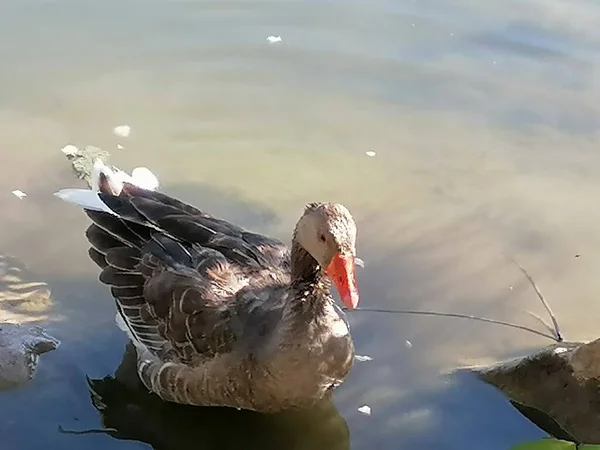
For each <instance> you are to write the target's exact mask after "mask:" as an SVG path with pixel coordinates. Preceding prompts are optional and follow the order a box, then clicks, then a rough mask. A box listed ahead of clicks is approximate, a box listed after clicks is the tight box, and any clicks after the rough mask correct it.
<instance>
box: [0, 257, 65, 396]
mask: <svg viewBox="0 0 600 450" xmlns="http://www.w3.org/2000/svg"><path fill="white" fill-rule="evenodd" d="M51 307H52V298H51V292H50V288H49V286H48V285H47V284H46V283H45V282H43V281H37V280H36V278H35V276H34V275H33V274H32V273H30V272H29V270H28V269H27V266H26V265H25V263H24V262H23V261H21V260H20V259H18V258H16V257H13V256H9V255H3V254H0V390H5V389H10V388H12V387H16V386H18V385H20V384H23V383H25V382H27V381H29V380H31V379H32V378H33V376H34V375H35V371H36V368H37V364H38V359H39V356H40V355H42V354H43V353H46V352H49V351H51V350H54V349H55V348H56V347H58V345H59V341H58V340H57V339H55V338H54V337H52V336H50V335H48V334H47V333H46V332H45V331H44V330H43V329H42V328H40V327H39V326H37V325H33V324H32V323H30V324H28V323H27V322H36V323H39V321H41V320H44V319H46V318H47V317H46V314H47V312H48V310H49V309H50V308H51Z"/></svg>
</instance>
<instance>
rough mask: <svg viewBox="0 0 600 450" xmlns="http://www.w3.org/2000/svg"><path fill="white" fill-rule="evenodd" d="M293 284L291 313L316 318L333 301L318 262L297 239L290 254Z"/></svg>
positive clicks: (294, 240)
mask: <svg viewBox="0 0 600 450" xmlns="http://www.w3.org/2000/svg"><path fill="white" fill-rule="evenodd" d="M290 259H291V273H292V283H291V292H290V294H291V295H290V304H289V305H288V307H289V312H290V313H291V314H292V315H298V316H300V317H304V318H305V319H306V318H311V319H312V318H316V317H317V316H319V314H320V313H321V312H322V311H323V306H324V304H325V302H327V301H329V300H330V299H331V294H330V291H329V281H328V280H327V279H325V276H324V274H323V270H322V269H321V266H319V264H318V263H317V261H316V260H315V259H314V258H313V257H312V256H311V255H310V254H309V253H308V252H307V251H306V250H305V249H304V247H302V246H301V245H300V244H299V243H298V242H297V240H296V239H293V241H292V250H291V254H290Z"/></svg>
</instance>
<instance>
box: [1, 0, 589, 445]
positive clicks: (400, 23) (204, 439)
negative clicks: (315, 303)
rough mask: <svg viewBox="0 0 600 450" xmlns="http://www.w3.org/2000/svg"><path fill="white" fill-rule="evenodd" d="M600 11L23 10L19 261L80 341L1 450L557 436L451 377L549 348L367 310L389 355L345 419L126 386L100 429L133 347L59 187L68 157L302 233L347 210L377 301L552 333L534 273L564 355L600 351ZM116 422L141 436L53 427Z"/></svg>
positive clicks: (78, 5)
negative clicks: (95, 156) (160, 398)
mask: <svg viewBox="0 0 600 450" xmlns="http://www.w3.org/2000/svg"><path fill="white" fill-rule="evenodd" d="M598 14H600V6H598V5H596V4H595V3H594V2H588V1H584V0H576V1H574V2H568V3H566V2H562V1H558V0H549V1H548V0H546V1H543V2H542V1H537V0H535V1H529V2H521V1H503V2H500V1H495V2H488V3H487V4H485V3H483V2H471V1H468V0H457V1H452V2H449V1H445V2H443V1H436V0H429V1H428V0H413V1H407V2H397V1H370V2H355V1H354V2H353V1H344V2H342V1H334V0H331V1H320V2H316V1H304V2H301V1H291V0H281V1H278V2H275V1H255V0H245V1H243V2H242V1H227V0H219V1H202V0H170V1H169V0H163V1H159V0H144V1H139V0H124V1H121V2H116V1H113V0H107V1H105V2H90V1H86V0H78V1H75V0H37V1H33V0H20V1H18V2H17V1H13V0H5V1H4V2H3V3H2V4H1V5H0V36H1V39H0V60H1V61H2V70H1V71H0V82H1V85H0V86H1V87H0V148H1V149H2V150H1V151H0V167H2V175H3V176H2V177H1V178H0V205H1V206H2V208H1V209H0V252H2V253H4V254H10V255H14V256H16V257H17V258H19V259H21V260H23V261H26V262H27V264H28V265H29V267H30V269H31V271H32V272H33V274H34V275H33V276H34V278H35V279H36V280H38V281H45V282H47V283H48V284H49V286H50V288H51V290H52V301H53V303H52V305H51V306H49V307H47V308H46V309H45V310H44V311H38V310H36V311H35V314H34V313H31V314H30V316H27V315H25V317H23V314H20V315H19V317H18V319H19V320H28V319H32V320H40V321H42V323H44V324H45V325H46V326H47V328H48V329H49V330H50V331H51V332H52V333H53V334H54V335H55V336H57V337H58V338H60V339H61V340H62V345H61V347H60V348H59V349H58V350H56V351H55V352H53V353H50V354H48V355H44V357H43V358H42V361H41V365H40V367H39V370H38V373H37V376H36V378H35V380H34V381H33V382H32V383H30V384H28V385H27V386H24V387H22V388H19V389H15V390H11V391H7V392H3V393H1V394H0V430H1V432H2V437H3V443H4V446H5V447H6V448H11V449H19V450H21V449H25V450H29V449H40V448H66V449H70V448H72V449H80V448H86V449H95V448H98V449H100V448H102V449H106V448H110V449H117V448H119V449H120V448H123V449H133V448H144V447H147V444H142V443H139V442H138V441H137V440H142V441H145V442H150V443H152V444H153V445H154V446H155V448H156V449H184V448H185V449H188V448H190V449H191V448H202V449H213V448H214V449H216V448H218V447H219V448H221V447H223V448H236V449H242V448H244V449H246V448H261V449H270V448H273V449H283V448H290V449H292V448H294V449H305V448H306V449H309V448H310V449H338V448H339V449H348V448H352V449H370V448H380V449H397V448H447V449H471V448H473V449H481V448H485V449H490V450H493V449H499V450H500V449H508V448H509V446H510V445H512V444H514V443H517V442H521V441H523V440H527V439H533V438H536V437H538V436H541V435H542V433H541V432H540V431H539V430H537V429H536V428H535V427H534V426H533V425H531V424H530V423H529V422H527V420H526V419H524V418H522V417H521V416H520V415H518V414H517V413H516V412H515V411H514V410H513V409H512V408H511V407H510V405H509V404H508V403H507V402H506V400H505V399H504V398H503V397H502V396H501V395H500V394H498V393H497V392H496V391H494V390H493V389H491V388H490V387H488V386H485V385H483V384H481V383H479V382H477V381H475V380H474V379H472V378H470V377H468V376H466V375H460V376H458V375H447V374H448V373H449V372H450V371H452V370H453V369H454V368H457V367H460V366H463V365H468V364H474V363H487V362H493V361H497V360H499V359H503V358H505V357H508V356H511V355H515V354H520V353H526V352H528V351H530V350H531V349H533V348H537V347H539V346H541V345H544V344H545V343H546V342H545V341H544V340H543V339H541V338H538V337H534V336H531V335H528V334H526V333H523V332H520V331H517V330H511V329H506V328H503V327H497V326H493V325H487V324H481V323H474V322H465V321H462V320H458V319H446V318H431V317H415V316H399V315H394V316H390V315H380V314H373V313H366V312H363V313H354V315H352V316H351V318H350V319H351V322H352V325H353V334H354V336H355V341H356V346H357V351H358V353H359V354H366V355H370V356H371V357H372V358H373V361H370V362H357V363H356V365H355V367H354V369H353V371H352V373H351V374H350V376H349V377H348V379H347V381H346V383H345V384H344V385H343V386H342V387H341V388H340V389H339V390H338V392H337V393H336V395H335V406H334V405H323V406H322V408H320V409H319V410H317V411H314V412H312V413H311V414H306V415H302V416H293V415H292V416H283V417H277V418H268V419H267V418H260V417H256V416H255V415H246V414H237V413H231V412H227V411H225V412H223V411H215V410H209V411H206V410H198V409H190V408H176V407H172V405H167V406H165V405H162V404H156V403H153V402H152V400H151V399H149V398H147V397H144V396H142V397H135V396H133V397H132V396H131V394H128V393H127V391H125V392H123V391H122V386H121V387H119V386H118V385H115V384H114V383H111V382H110V381H107V382H105V383H104V384H102V385H101V386H100V387H98V386H97V389H99V390H101V391H102V392H103V393H104V396H105V397H106V398H105V403H106V402H107V400H106V399H109V400H110V404H109V406H108V411H109V412H106V413H105V417H104V419H101V416H100V415H99V413H98V412H97V410H96V408H94V406H93V402H92V399H91V398H90V394H89V389H88V385H87V382H86V376H89V377H90V378H92V379H101V378H103V377H104V376H107V375H111V374H113V373H114V371H115V370H116V368H117V366H118V365H119V364H120V363H121V359H122V357H123V353H124V349H125V344H126V341H125V338H124V336H122V335H121V333H120V331H119V330H118V329H117V328H116V326H115V325H114V321H113V319H114V309H113V303H112V300H111V299H110V296H109V292H108V290H107V289H104V287H103V286H101V285H100V283H99V282H98V281H97V270H96V268H95V266H94V265H93V264H92V263H91V262H90V261H88V259H87V253H86V251H87V246H86V243H85V240H84V236H83V232H84V230H85V227H86V223H87V222H86V218H85V216H84V215H83V214H82V213H81V212H79V211H77V210H76V208H73V207H71V206H69V205H66V204H63V203H61V202H60V201H59V200H57V199H55V198H54V197H52V193H53V192H54V191H56V190H57V189H59V188H62V187H67V186H75V185H76V184H77V183H76V182H75V180H74V178H73V176H72V174H71V173H70V170H69V168H68V164H67V163H66V161H65V160H64V157H63V155H62V154H61V153H60V149H61V148H62V147H63V146H64V145H66V144H67V143H72V144H75V145H80V146H84V145H88V144H89V145H96V146H99V147H102V148H106V149H108V150H111V151H112V155H113V157H112V159H111V162H112V163H114V164H116V165H118V166H119V167H122V168H123V169H127V170H130V169H131V168H132V167H134V166H137V165H146V166H148V167H150V168H151V169H152V170H153V171H155V173H157V174H158V176H159V178H160V179H161V181H162V185H163V190H164V191H165V192H167V193H170V194H172V195H175V196H178V197H180V198H182V199H183V200H186V201H189V202H192V203H193V204H195V205H197V206H200V207H202V208H204V209H205V210H207V211H208V212H211V213H213V214H216V215H220V216H223V217H225V218H228V219H231V220H234V221H236V222H238V223H239V224H241V225H244V226H246V227H250V228H252V229H254V230H258V231H262V232H265V233H271V234H274V235H276V236H279V237H283V238H287V237H288V236H289V234H290V230H291V229H292V226H293V224H294V222H295V220H296V219H297V217H298V215H299V213H300V211H301V209H302V206H303V204H304V203H306V202H308V201H315V200H334V201H341V202H344V203H345V204H347V205H348V206H349V208H350V209H351V210H352V211H353V213H354V214H355V216H356V219H357V222H358V224H359V252H360V254H361V257H362V258H363V259H364V260H365V261H366V267H365V268H364V269H363V270H361V271H360V273H359V280H358V281H359V286H360V290H361V294H362V299H361V301H362V304H363V306H365V307H366V306H371V307H387V308H412V309H417V308H418V309H427V310H438V311H452V312H462V313H468V314H479V315H485V316H488V317H495V318H498V319H504V320H512V321H517V322H519V323H523V324H527V325H529V326H535V327H539V324H538V323H537V322H536V321H535V319H533V318H532V317H531V316H529V315H528V314H527V313H526V311H532V312H535V313H538V314H542V312H543V311H542V309H541V306H540V305H539V304H538V303H537V301H536V299H535V296H534V294H533V293H532V292H531V291H530V290H529V288H528V285H527V283H526V281H525V280H524V279H523V278H522V276H521V275H520V273H519V271H518V270H517V269H516V268H515V266H514V265H512V263H511V262H510V261H509V258H511V257H515V258H517V259H518V260H519V261H520V262H521V263H522V264H523V265H524V266H526V267H527V268H528V270H529V271H530V272H531V273H532V274H533V275H534V277H535V278H536V280H537V282H538V283H539V285H540V286H541V287H542V289H543V291H544V292H545V293H546V295H547V297H548V298H549V300H550V301H551V303H552V305H553V308H554V310H555V313H556V314H557V316H558V317H559V320H560V321H561V324H562V327H563V331H564V334H565V335H566V336H567V338H569V339H572V340H575V339H591V338H595V337H597V335H598V326H597V317H599V316H600V302H598V301H597V292H598V289H599V288H600V278H599V277H598V276H597V273H598V271H599V270H600V209H599V208H597V202H598V197H599V194H600V187H599V186H600V185H599V184H598V182H597V167H598V166H599V164H600V154H599V153H598V152H597V144H598V142H597V141H598V131H597V130H598V117H599V115H598V104H599V103H598V100H599V98H598V93H597V92H598V91H597V83H598V82H597V73H598V69H599V68H600V67H599V63H598V61H599V49H600V29H599V28H598V27H597V20H596V17H597V15H598ZM269 35H281V37H282V42H280V43H276V44H269V43H268V42H267V41H266V38H267V36H269ZM125 123H126V124H129V125H131V127H132V130H133V131H132V134H131V136H130V137H129V138H127V139H120V140H119V139H117V138H116V137H115V136H114V135H113V134H112V129H113V127H115V126H117V125H120V124H125ZM119 142H120V143H121V144H123V145H124V147H125V148H124V149H123V150H116V148H115V147H116V144H117V143H119ZM366 151H374V152H376V155H375V156H374V157H368V156H366V155H365V152H366ZM13 189H21V190H23V191H25V192H27V193H28V197H27V198H25V199H23V200H18V199H17V198H15V197H14V196H12V195H11V193H10V192H11V191H12V190H13ZM575 255H580V256H579V257H577V258H576V257H575ZM3 314H6V317H4V318H5V319H15V312H14V311H7V312H5V313H3ZM0 317H2V316H0ZM406 341H409V342H410V344H411V345H408V344H406ZM362 405H369V406H370V407H371V408H372V414H371V416H365V415H361V414H360V413H359V412H358V411H357V409H358V408H359V407H360V406H362ZM101 420H103V421H104V422H103V423H104V425H105V426H106V427H108V428H111V427H112V428H117V429H118V432H116V433H117V434H118V436H120V437H122V438H127V439H131V440H120V439H117V438H115V437H113V436H114V435H115V432H113V436H111V435H106V434H104V435H103V434H86V435H70V434H64V433H61V432H59V429H58V427H59V426H62V427H63V428H65V429H76V430H83V429H89V428H101V427H102V424H101ZM119 433H120V434H119ZM136 439H137V440H136Z"/></svg>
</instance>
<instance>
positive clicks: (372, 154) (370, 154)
mask: <svg viewBox="0 0 600 450" xmlns="http://www.w3.org/2000/svg"><path fill="white" fill-rule="evenodd" d="M376 154H377V153H375V152H374V151H371V150H369V151H368V152H365V155H367V156H370V157H371V158H372V157H373V156H375V155H376Z"/></svg>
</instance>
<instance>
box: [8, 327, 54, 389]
mask: <svg viewBox="0 0 600 450" xmlns="http://www.w3.org/2000/svg"><path fill="white" fill-rule="evenodd" d="M59 345H60V341H58V339H55V338H53V337H52V336H50V335H49V334H47V333H46V332H45V331H44V330H43V329H42V328H40V327H38V326H29V325H19V324H16V323H0V389H2V390H4V389H10V388H13V387H16V386H18V385H20V384H23V383H26V382H27V381H29V380H31V379H32V378H33V377H34V375H35V372H36V369H37V365H38V360H39V356H40V355H42V354H44V353H47V352H50V351H52V350H54V349H56V348H57V347H58V346H59Z"/></svg>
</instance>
